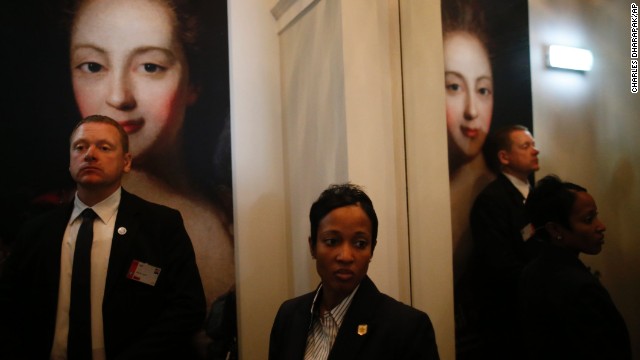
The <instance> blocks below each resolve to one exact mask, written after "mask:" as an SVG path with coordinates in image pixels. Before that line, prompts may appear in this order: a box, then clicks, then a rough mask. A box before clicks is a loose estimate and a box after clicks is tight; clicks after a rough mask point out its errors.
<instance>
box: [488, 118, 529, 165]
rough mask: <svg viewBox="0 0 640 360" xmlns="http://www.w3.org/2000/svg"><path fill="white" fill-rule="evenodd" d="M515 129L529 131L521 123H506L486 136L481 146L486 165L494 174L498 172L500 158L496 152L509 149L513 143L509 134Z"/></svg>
mask: <svg viewBox="0 0 640 360" xmlns="http://www.w3.org/2000/svg"><path fill="white" fill-rule="evenodd" d="M516 131H527V132H530V131H529V129H528V128H527V127H526V126H523V125H507V126H504V127H501V128H499V129H498V130H496V131H495V132H493V133H492V134H491V135H490V136H489V137H487V141H486V142H485V144H484V147H483V148H482V152H483V153H484V157H485V159H486V160H487V165H488V166H489V168H490V169H491V170H492V171H493V172H495V173H496V174H497V173H500V160H499V158H498V153H499V152H500V151H502V150H505V151H509V150H510V149H511V146H512V145H513V140H512V139H511V134H512V133H514V132H516Z"/></svg>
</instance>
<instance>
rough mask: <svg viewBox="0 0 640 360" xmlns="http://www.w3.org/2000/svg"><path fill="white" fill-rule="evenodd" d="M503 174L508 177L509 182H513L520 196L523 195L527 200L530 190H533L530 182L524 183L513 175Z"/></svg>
mask: <svg viewBox="0 0 640 360" xmlns="http://www.w3.org/2000/svg"><path fill="white" fill-rule="evenodd" d="M502 174H504V176H506V177H507V179H509V181H511V183H512V184H513V186H515V187H516V189H518V191H519V192H520V194H522V196H523V197H524V198H525V199H526V198H527V196H529V190H531V185H529V180H527V181H522V180H521V179H518V178H517V177H515V176H513V175H511V174H507V173H505V172H503V173H502Z"/></svg>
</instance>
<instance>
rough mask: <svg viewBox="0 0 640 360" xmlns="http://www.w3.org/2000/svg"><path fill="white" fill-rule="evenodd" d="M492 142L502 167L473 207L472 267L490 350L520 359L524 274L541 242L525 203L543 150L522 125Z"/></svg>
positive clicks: (497, 135)
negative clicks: (520, 289) (519, 298)
mask: <svg viewBox="0 0 640 360" xmlns="http://www.w3.org/2000/svg"><path fill="white" fill-rule="evenodd" d="M491 144H493V145H494V146H495V147H494V148H493V150H494V151H493V153H491V154H489V156H492V158H489V160H490V162H491V160H493V163H494V167H497V168H498V169H499V173H498V176H497V178H496V179H495V180H494V181H493V182H491V183H490V184H489V185H487V187H486V188H485V189H484V190H483V191H482V192H481V193H480V194H479V195H478V197H477V198H476V200H475V202H474V204H473V207H472V210H471V218H470V222H471V232H472V237H473V243H474V250H473V251H474V252H473V257H472V264H471V268H472V269H473V270H472V272H473V274H472V276H473V278H474V287H475V289H474V293H475V294H476V301H477V311H478V316H479V322H480V325H479V326H480V329H481V333H482V336H483V337H485V347H486V349H485V350H486V351H487V354H490V355H491V356H493V357H494V358H499V359H503V358H504V359H506V358H508V359H515V358H520V357H519V349H520V346H519V345H518V339H517V334H518V330H519V329H518V328H517V326H518V325H517V321H516V318H517V312H516V310H517V284H518V279H519V277H520V274H521V272H522V269H523V267H524V265H525V264H526V263H527V262H528V261H529V260H531V259H532V257H533V256H534V255H535V253H536V252H537V249H538V248H539V244H537V243H536V242H535V241H533V240H531V237H532V235H533V233H534V231H533V227H532V226H531V222H530V221H529V218H528V216H527V215H526V211H525V207H524V202H525V200H526V198H527V195H528V193H529V190H530V188H531V185H530V184H529V177H530V176H531V175H532V174H533V173H534V172H535V171H538V170H539V168H540V166H539V164H538V154H539V151H538V149H536V147H535V142H534V139H533V136H532V135H531V133H530V132H529V130H528V129H527V128H526V127H524V126H520V125H512V126H508V127H505V128H502V129H499V130H498V131H497V132H496V133H495V135H494V136H493V139H492V143H491ZM496 165H497V166H496Z"/></svg>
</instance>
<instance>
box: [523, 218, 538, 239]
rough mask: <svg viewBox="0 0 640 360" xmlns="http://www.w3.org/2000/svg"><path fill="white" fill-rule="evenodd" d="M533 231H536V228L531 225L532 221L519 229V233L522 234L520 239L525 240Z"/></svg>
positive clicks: (529, 237)
mask: <svg viewBox="0 0 640 360" xmlns="http://www.w3.org/2000/svg"><path fill="white" fill-rule="evenodd" d="M535 233H536V229H535V228H534V227H533V224H532V223H528V224H527V225H525V226H524V227H523V228H522V230H520V234H521V235H522V241H525V242H526V241H527V240H529V239H531V237H532V236H533V234H535Z"/></svg>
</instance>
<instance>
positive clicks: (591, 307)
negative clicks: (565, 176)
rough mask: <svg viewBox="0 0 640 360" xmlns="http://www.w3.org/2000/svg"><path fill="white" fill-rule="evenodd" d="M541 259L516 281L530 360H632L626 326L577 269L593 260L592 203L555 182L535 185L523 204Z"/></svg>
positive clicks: (596, 241)
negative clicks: (582, 256)
mask: <svg viewBox="0 0 640 360" xmlns="http://www.w3.org/2000/svg"><path fill="white" fill-rule="evenodd" d="M526 207H527V211H528V213H529V214H530V217H531V220H532V223H533V225H534V226H535V227H536V236H537V237H538V238H540V239H541V240H542V241H543V242H544V245H545V246H544V248H543V251H542V253H541V254H540V256H539V257H538V258H537V259H535V260H533V261H532V262H531V263H530V264H529V265H527V267H525V269H524V272H523V274H522V277H521V280H520V304H521V310H522V329H514V331H521V333H522V334H523V335H524V342H525V344H526V352H527V354H528V358H529V359H631V345H630V342H629V333H628V331H627V327H626V324H625V322H624V320H623V318H622V316H621V315H620V313H619V312H618V310H617V308H616V306H615V304H614V303H613V301H612V300H611V297H610V296H609V293H608V292H607V290H606V289H605V288H604V287H603V286H602V284H600V281H599V280H598V278H597V277H596V276H594V275H593V274H591V271H590V270H589V268H588V267H586V266H585V265H584V264H583V263H582V261H580V258H579V255H580V254H581V253H582V254H587V255H597V254H599V253H600V251H602V245H603V244H604V232H605V230H606V226H605V224H604V223H603V222H602V221H601V220H600V219H599V218H598V208H597V206H596V203H595V200H594V199H593V197H592V196H591V195H590V194H589V193H588V192H587V191H586V189H584V188H583V187H581V186H578V185H575V184H572V183H568V182H563V181H562V180H560V179H559V178H558V177H556V176H553V175H551V176H546V177H544V178H543V179H541V180H540V181H538V183H537V185H536V187H535V189H534V190H533V191H532V192H531V194H529V197H528V198H527V203H526Z"/></svg>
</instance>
